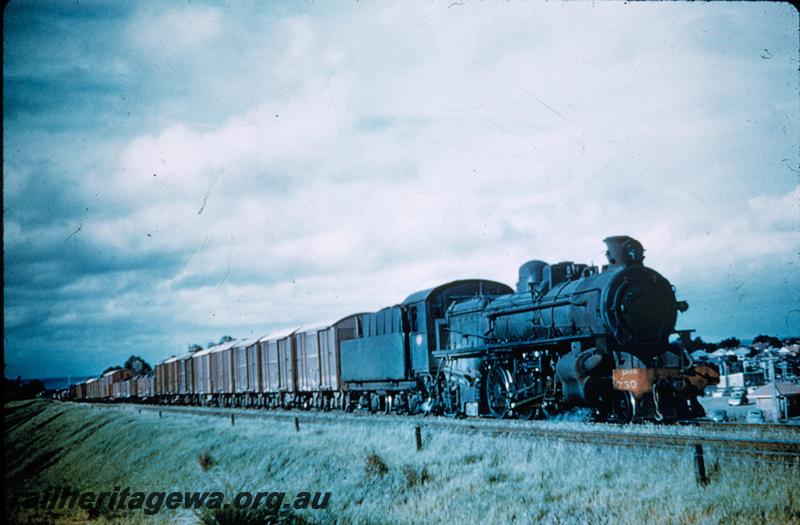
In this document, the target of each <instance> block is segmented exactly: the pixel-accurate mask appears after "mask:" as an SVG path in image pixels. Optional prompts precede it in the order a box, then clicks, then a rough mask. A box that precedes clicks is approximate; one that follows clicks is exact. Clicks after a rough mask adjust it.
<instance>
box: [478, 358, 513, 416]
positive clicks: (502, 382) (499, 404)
mask: <svg viewBox="0 0 800 525" xmlns="http://www.w3.org/2000/svg"><path fill="white" fill-rule="evenodd" d="M484 385H485V392H484V393H485V395H486V405H487V407H488V408H489V413H490V414H491V415H492V416H494V417H495V418H497V419H502V418H504V417H506V416H508V415H509V414H510V413H511V388H512V379H511V374H510V373H509V372H508V370H506V369H505V368H503V367H502V366H493V367H491V368H490V369H489V371H488V373H487V374H486V382H485V383H484Z"/></svg>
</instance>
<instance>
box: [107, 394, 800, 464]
mask: <svg viewBox="0 0 800 525" xmlns="http://www.w3.org/2000/svg"><path fill="white" fill-rule="evenodd" d="M92 406H97V407H109V408H113V407H118V408H122V407H132V408H139V409H143V410H147V411H157V412H172V413H177V414H185V415H194V416H212V417H226V418H228V417H231V416H232V415H233V416H235V417H237V418H242V419H274V420H285V421H294V420H295V419H297V420H298V421H300V422H303V423H306V424H308V423H322V424H342V423H344V424H347V423H358V424H364V423H368V424H381V423H385V422H396V423H399V422H411V423H412V424H416V425H419V426H423V427H426V428H429V429H440V430H446V431H451V432H456V433H471V434H488V435H492V436H504V437H516V438H523V439H546V440H558V441H564V442H569V443H577V444H585V445H602V446H625V447H648V448H650V447H653V448H657V447H669V448H686V447H689V446H694V445H704V446H708V447H712V448H715V449H719V450H723V451H726V452H731V453H737V454H745V455H755V456H780V457H782V458H784V459H785V460H789V461H799V460H800V441H797V440H791V441H788V440H775V439H755V438H739V437H724V436H713V435H680V434H658V433H645V432H613V431H607V430H603V429H586V430H576V429H558V428H544V427H541V426H536V423H534V422H526V423H525V424H520V423H521V422H518V421H513V420H508V421H503V422H500V421H496V422H495V421H487V420H477V421H476V422H471V421H469V420H455V419H451V418H446V417H421V416H414V417H407V416H381V417H377V416H375V415H373V414H369V413H348V414H343V413H341V412H336V413H334V412H317V413H309V412H299V411H265V410H253V409H243V408H217V407H182V406H172V405H135V404H124V405H123V404H92ZM781 428H784V427H783V426H781Z"/></svg>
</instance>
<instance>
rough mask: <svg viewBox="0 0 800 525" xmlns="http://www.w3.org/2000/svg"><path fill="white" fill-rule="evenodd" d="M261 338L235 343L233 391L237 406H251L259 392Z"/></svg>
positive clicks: (233, 351) (233, 348)
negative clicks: (259, 346)
mask: <svg viewBox="0 0 800 525" xmlns="http://www.w3.org/2000/svg"><path fill="white" fill-rule="evenodd" d="M261 337H262V336H258V337H252V338H250V339H244V340H241V341H237V342H236V344H234V345H233V347H232V348H231V351H232V353H233V371H234V390H235V393H236V396H235V404H236V405H237V406H252V405H254V404H255V401H256V396H257V395H258V394H259V392H260V384H259V381H260V373H259V360H258V340H259V339H260V338H261Z"/></svg>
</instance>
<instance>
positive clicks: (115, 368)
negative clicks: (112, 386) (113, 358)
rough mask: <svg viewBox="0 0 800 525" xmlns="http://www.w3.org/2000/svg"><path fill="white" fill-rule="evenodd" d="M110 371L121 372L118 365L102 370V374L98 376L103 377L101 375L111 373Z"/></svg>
mask: <svg viewBox="0 0 800 525" xmlns="http://www.w3.org/2000/svg"><path fill="white" fill-rule="evenodd" d="M112 370H122V367H121V366H118V365H117V366H109V367H108V368H106V369H105V370H103V372H102V373H101V374H100V375H103V374H105V373H106V372H111V371H112Z"/></svg>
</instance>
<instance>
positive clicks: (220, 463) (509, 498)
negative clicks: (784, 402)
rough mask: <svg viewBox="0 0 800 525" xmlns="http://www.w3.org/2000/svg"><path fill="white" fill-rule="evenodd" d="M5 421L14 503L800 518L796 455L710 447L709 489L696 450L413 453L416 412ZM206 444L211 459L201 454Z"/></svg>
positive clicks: (449, 446) (526, 518) (316, 515)
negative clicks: (144, 498) (294, 503)
mask: <svg viewBox="0 0 800 525" xmlns="http://www.w3.org/2000/svg"><path fill="white" fill-rule="evenodd" d="M6 422H7V425H8V423H9V422H13V425H14V426H12V427H10V428H8V431H7V435H6V481H7V483H8V490H9V491H10V494H11V498H12V499H11V502H12V503H13V501H14V499H13V498H14V494H19V493H20V492H21V491H24V490H42V489H44V488H46V487H52V486H63V485H64V484H69V485H70V486H72V487H75V488H79V489H82V490H99V489H102V490H109V489H110V488H112V487H114V486H120V485H122V486H128V487H131V488H132V489H135V490H160V491H172V490H179V491H187V490H188V491H195V490H197V491H202V490H212V491H213V490H220V491H223V492H225V493H226V494H228V495H230V496H229V497H231V496H232V495H233V494H235V493H236V492H238V491H240V490H249V491H252V492H257V491H276V490H278V491H285V492H287V493H290V494H291V493H294V492H299V491H303V490H306V491H330V492H331V493H332V495H331V501H330V505H329V507H328V508H327V509H325V510H304V511H296V512H295V513H294V514H292V515H291V516H289V517H287V519H298V520H304V521H307V522H310V523H315V522H316V523H331V522H337V523H340V524H350V523H440V522H449V523H567V524H570V523H618V524H628V523H630V524H634V523H635V524H639V523H656V524H658V523H697V524H713V523H720V524H723V523H724V524H725V525H728V524H737V523H738V524H750V523H770V524H784V523H800V495H798V494H797V491H796V483H797V480H798V479H800V467H798V466H797V465H794V466H787V465H785V464H782V463H778V462H770V461H765V460H763V459H758V458H748V457H741V456H732V455H728V454H726V453H725V452H723V451H717V450H715V449H713V448H710V447H709V448H708V449H707V450H706V462H707V467H708V471H709V475H710V478H711V480H710V483H709V485H708V486H706V487H705V488H698V487H697V486H696V484H695V481H694V470H693V468H694V467H693V456H692V453H691V450H675V449H660V448H659V449H630V448H615V447H599V446H588V445H578V444H565V443H561V442H551V441H548V442H544V441H542V442H537V441H531V440H524V439H520V438H515V437H507V436H506V437H490V436H483V435H475V434H472V435H464V434H455V433H452V432H448V431H444V430H435V429H434V430H431V429H428V430H426V435H425V447H424V448H423V450H422V451H419V452H418V451H416V447H415V441H414V424H413V422H410V421H403V420H393V421H391V422H383V423H380V424H365V422H362V423H358V422H353V421H351V420H343V422H340V423H328V424H318V425H316V424H313V423H306V424H304V425H303V427H302V429H301V431H300V432H295V430H294V425H293V423H292V422H291V421H286V422H281V421H274V420H247V419H244V418H242V419H241V420H239V419H237V422H236V426H235V427H231V426H230V423H229V421H227V420H226V419H223V418H215V417H206V416H189V415H177V414H173V413H169V412H164V418H163V419H159V417H158V414H157V413H151V412H148V411H142V414H138V412H137V411H136V409H135V408H133V407H114V408H108V407H103V408H97V407H91V406H87V405H74V404H63V403H48V402H39V403H34V404H28V405H26V406H22V407H19V408H16V407H15V406H12V407H11V411H10V412H9V413H7V415H6ZM471 424H481V422H472V423H471ZM569 425H577V423H569ZM656 431H658V432H661V431H662V430H656ZM676 431H679V432H684V430H682V429H676ZM695 431H696V430H695ZM203 454H207V455H208V458H209V459H212V458H213V460H212V461H213V463H214V465H213V468H209V469H206V470H204V469H203V468H198V466H197V465H198V463H199V457H200V456H201V455H203ZM201 467H202V464H201ZM10 518H11V520H12V523H13V522H16V523H20V522H23V520H27V519H30V520H35V519H40V522H41V523H45V522H49V521H53V520H54V519H56V518H58V516H54V515H52V513H51V514H48V513H42V512H39V513H35V512H23V511H21V510H20V509H18V508H15V507H14V506H13V505H12V506H11V510H10ZM63 518H64V519H62V522H66V519H67V518H68V519H70V520H85V519H88V518H90V517H89V516H87V515H86V514H85V513H81V512H76V513H73V514H71V515H69V516H64V517H63ZM112 522H113V523H118V522H122V523H126V524H131V523H153V522H155V523H176V522H177V523H187V524H188V523H197V522H198V516H197V515H196V514H193V513H191V512H190V511H162V512H161V513H159V514H157V515H155V516H152V517H151V516H145V515H143V513H142V512H140V511H130V512H128V513H127V514H121V515H115V516H105V515H98V516H96V517H94V519H93V520H92V523H112ZM31 523H35V521H31ZM206 523H207V521H206ZM239 523H244V522H239Z"/></svg>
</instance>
